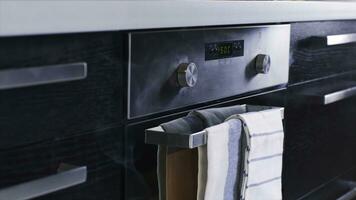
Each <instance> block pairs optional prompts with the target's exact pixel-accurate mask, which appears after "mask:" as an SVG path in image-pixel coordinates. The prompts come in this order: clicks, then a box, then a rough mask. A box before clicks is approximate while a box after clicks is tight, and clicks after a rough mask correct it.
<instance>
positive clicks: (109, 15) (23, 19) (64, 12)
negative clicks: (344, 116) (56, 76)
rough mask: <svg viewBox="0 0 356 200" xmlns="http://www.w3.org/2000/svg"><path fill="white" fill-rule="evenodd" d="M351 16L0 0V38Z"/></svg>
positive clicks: (275, 8)
mask: <svg viewBox="0 0 356 200" xmlns="http://www.w3.org/2000/svg"><path fill="white" fill-rule="evenodd" d="M339 19H356V2H328V1H327V2H326V1H324V2H322V1H320V2H317V1H308V2H307V1H268V2H267V1H207V0H194V1H183V0H181V1H177V0H176V1H174V0H173V1H172V0H166V1H157V0H156V1H153V0H146V1H136V0H133V1H120V0H112V1H107V0H0V36H14V35H35V34H49V33H71V32H89V31H109V30H110V31H111V30H131V29H146V28H149V29H151V28H171V27H192V26H210V25H234V24H255V23H276V22H277V23H278V22H298V21H317V20H339Z"/></svg>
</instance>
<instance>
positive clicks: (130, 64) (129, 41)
mask: <svg viewBox="0 0 356 200" xmlns="http://www.w3.org/2000/svg"><path fill="white" fill-rule="evenodd" d="M290 26H291V25H290V24H278V25H256V26H253V25H244V26H239V27H219V28H216V27H209V28H192V29H170V30H153V31H145V30H142V31H132V32H129V33H128V70H127V75H128V80H127V113H126V115H127V118H128V119H134V118H139V117H147V116H150V115H153V114H157V113H159V112H163V110H161V111H152V112H147V113H145V114H139V115H135V116H133V114H132V110H131V105H132V103H131V101H132V100H133V99H134V98H133V97H132V96H131V85H132V83H131V82H132V77H131V75H132V68H134V67H135V66H134V64H135V63H133V61H132V59H131V57H132V36H133V34H137V33H140V34H145V33H172V32H182V33H184V32H190V31H202V30H206V31H210V30H229V29H249V28H269V27H290ZM289 31H290V28H289ZM288 35H289V34H288ZM287 69H288V68H287ZM287 74H288V73H287ZM278 77H282V76H281V74H279V76H278ZM286 79H287V80H286V81H285V82H283V83H280V84H278V85H275V86H276V87H277V86H278V87H283V88H279V89H274V90H270V91H267V92H266V91H265V92H263V93H258V94H249V95H248V96H241V97H239V99H245V98H249V97H254V96H258V95H262V94H267V93H270V92H274V91H278V90H281V89H285V88H284V87H285V86H286V85H287V83H288V76H287V78H286ZM273 87H274V86H273ZM254 91H256V90H251V91H250V92H254ZM241 94H243V93H238V94H235V95H241ZM214 100H218V99H211V100H203V101H200V102H197V103H196V104H200V103H205V102H209V101H214ZM184 106H185V105H181V106H177V107H174V108H169V109H166V110H164V111H171V110H174V109H179V108H183V107H184Z"/></svg>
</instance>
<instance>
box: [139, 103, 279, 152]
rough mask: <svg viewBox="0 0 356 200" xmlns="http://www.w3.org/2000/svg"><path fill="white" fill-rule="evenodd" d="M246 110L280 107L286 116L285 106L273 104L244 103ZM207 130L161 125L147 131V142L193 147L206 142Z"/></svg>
mask: <svg viewBox="0 0 356 200" xmlns="http://www.w3.org/2000/svg"><path fill="white" fill-rule="evenodd" d="M243 106H244V110H245V111H246V112H250V111H259V110H265V109H272V108H278V109H280V111H281V117H282V119H283V118H284V108H280V107H271V106H257V105H243ZM206 141H207V140H206V131H204V130H203V131H199V132H196V133H193V134H184V133H183V134H182V133H169V134H167V133H166V132H164V131H163V130H162V129H161V128H160V127H154V128H150V129H147V130H146V131H145V143H146V144H155V145H166V146H170V147H179V148H188V149H193V148H196V147H199V146H202V145H204V144H206Z"/></svg>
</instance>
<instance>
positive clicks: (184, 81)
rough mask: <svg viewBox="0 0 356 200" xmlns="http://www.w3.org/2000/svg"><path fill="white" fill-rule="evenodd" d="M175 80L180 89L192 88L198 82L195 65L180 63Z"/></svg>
mask: <svg viewBox="0 0 356 200" xmlns="http://www.w3.org/2000/svg"><path fill="white" fill-rule="evenodd" d="M177 80H178V85H179V86H180V87H194V86H195V84H196V83H197V81H198V68H197V66H196V65H195V63H182V64H180V65H179V66H178V70H177Z"/></svg>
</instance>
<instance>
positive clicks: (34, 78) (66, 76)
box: [0, 62, 87, 90]
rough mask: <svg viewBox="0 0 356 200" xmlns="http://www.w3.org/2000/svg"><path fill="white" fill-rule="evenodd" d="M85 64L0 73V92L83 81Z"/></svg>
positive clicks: (21, 69)
mask: <svg viewBox="0 0 356 200" xmlns="http://www.w3.org/2000/svg"><path fill="white" fill-rule="evenodd" d="M86 76H87V64H86V63H85V62H81V63H70V64H62V65H50V66H41V67H29V68H20V69H8V70H1V71H0V90H4V89H12V88H20V87H28V86H34V85H43V84H50V83H58V82H67V81H73V80H79V79H84V78H86Z"/></svg>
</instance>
